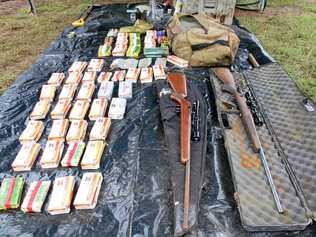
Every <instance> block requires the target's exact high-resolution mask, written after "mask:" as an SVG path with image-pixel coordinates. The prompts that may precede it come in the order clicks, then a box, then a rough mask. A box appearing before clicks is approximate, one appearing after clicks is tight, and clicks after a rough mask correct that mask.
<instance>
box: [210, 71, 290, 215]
mask: <svg viewBox="0 0 316 237" xmlns="http://www.w3.org/2000/svg"><path fill="white" fill-rule="evenodd" d="M213 72H214V73H215V74H216V76H217V77H218V78H219V79H220V80H221V81H222V82H223V83H224V89H225V90H226V91H228V92H229V93H231V94H232V95H233V96H234V97H235V99H236V101H237V104H238V107H239V110H240V114H241V120H242V122H243V125H244V127H245V130H246V132H247V134H248V137H249V139H250V140H251V144H252V148H253V151H254V152H255V153H258V154H259V157H260V159H261V161H262V164H263V168H264V171H265V174H266V176H267V179H268V183H269V186H270V189H271V192H272V195H273V199H274V202H275V205H276V208H277V211H278V212H279V213H283V212H284V210H283V207H282V205H281V201H280V198H279V195H278V193H277V190H276V187H275V184H274V182H273V179H272V175H271V172H270V169H269V166H268V162H267V159H266V157H265V154H264V151H263V147H262V145H261V142H260V138H259V135H258V133H257V130H256V126H255V123H254V121H253V118H252V115H251V112H250V110H249V108H248V106H247V104H246V99H245V98H244V96H242V95H241V94H240V93H239V92H238V90H237V86H236V83H235V80H234V77H233V75H232V74H231V72H230V71H229V69H227V68H213Z"/></svg>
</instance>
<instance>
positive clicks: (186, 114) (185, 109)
mask: <svg viewBox="0 0 316 237" xmlns="http://www.w3.org/2000/svg"><path fill="white" fill-rule="evenodd" d="M170 98H171V99H172V100H174V101H176V102H177V103H178V104H180V110H181V112H180V113H181V125H180V126H181V128H180V129H181V135H180V136H181V137H180V144H181V145H180V148H181V151H180V156H181V157H180V160H181V163H182V164H186V163H187V162H188V160H189V159H190V141H191V103H190V102H189V101H188V100H187V99H185V98H184V97H183V96H182V95H180V94H176V93H175V94H172V95H171V96H170Z"/></svg>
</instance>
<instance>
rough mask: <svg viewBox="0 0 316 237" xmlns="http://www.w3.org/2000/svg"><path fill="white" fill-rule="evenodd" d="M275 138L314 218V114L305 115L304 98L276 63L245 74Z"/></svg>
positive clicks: (315, 132) (315, 131) (315, 150)
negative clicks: (291, 168)
mask: <svg viewBox="0 0 316 237" xmlns="http://www.w3.org/2000/svg"><path fill="white" fill-rule="evenodd" d="M245 77H246V78H247V80H248V81H250V84H251V85H252V87H253V89H254V91H255V92H256V95H257V97H258V99H259V101H260V102H261V106H263V108H264V111H265V113H266V115H267V117H268V118H269V121H270V123H271V125H272V127H273V129H274V131H275V134H276V135H277V137H278V140H279V142H280V144H281V147H282V149H283V151H284V154H285V156H286V157H287V160H288V161H289V163H290V165H291V166H292V167H293V170H294V173H295V176H296V179H297V180H298V183H299V185H300V187H301V190H302V191H303V194H304V196H305V198H306V201H307V205H308V208H309V210H311V212H312V215H313V219H315V218H316V112H307V111H306V109H305V107H304V106H303V100H304V99H305V97H304V95H303V94H302V93H301V92H300V91H299V90H298V88H297V87H296V85H295V83H294V82H293V81H292V80H291V79H290V78H289V76H288V75H287V74H286V72H285V71H284V70H283V69H282V68H281V67H280V65H278V64H269V65H266V66H264V67H261V68H258V69H255V70H251V71H248V72H246V73H245Z"/></svg>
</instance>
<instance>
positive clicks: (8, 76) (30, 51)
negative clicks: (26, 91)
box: [0, 0, 90, 93]
mask: <svg viewBox="0 0 316 237" xmlns="http://www.w3.org/2000/svg"><path fill="white" fill-rule="evenodd" d="M78 2H79V1H76V0H65V1H62V0H54V1H36V3H37V4H36V8H37V11H38V15H37V16H33V15H31V14H29V10H28V9H27V8H21V9H19V10H17V11H16V12H13V13H12V14H7V15H4V14H1V12H0V22H1V31H0V93H3V91H4V90H6V89H7V88H8V86H10V84H11V83H12V82H13V81H14V80H15V79H16V77H17V76H18V75H19V74H21V73H22V72H23V71H24V70H26V69H27V68H28V67H30V65H32V63H34V61H35V60H36V58H37V57H38V55H39V54H40V53H41V52H42V51H43V50H44V49H45V48H46V47H47V46H48V45H49V44H50V42H51V41H52V40H54V39H55V38H56V37H57V36H58V35H59V34H60V33H61V32H62V31H63V29H64V28H65V27H66V26H69V25H70V24H71V22H73V21H74V20H76V18H77V17H78V15H80V13H81V12H82V11H83V10H84V9H85V8H87V7H88V5H89V2H90V1H87V0H85V1H80V2H79V3H78Z"/></svg>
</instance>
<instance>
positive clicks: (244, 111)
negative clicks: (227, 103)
mask: <svg viewBox="0 0 316 237" xmlns="http://www.w3.org/2000/svg"><path fill="white" fill-rule="evenodd" d="M213 71H214V73H215V74H216V76H217V77H218V78H219V79H220V80H221V81H222V82H223V83H224V86H225V89H226V90H227V91H229V92H230V93H231V94H232V95H234V96H235V99H236V101H237V104H238V107H239V110H240V114H241V119H242V122H243V124H244V127H245V129H246V132H247V134H248V136H249V138H250V140H251V144H252V148H253V150H254V152H256V153H257V152H258V151H259V149H260V148H261V143H260V140H259V136H258V133H257V130H256V125H255V123H254V121H253V119H252V115H251V112H250V110H249V108H248V106H247V104H246V99H245V98H244V97H243V96H241V95H240V94H239V93H238V91H237V86H236V83H235V80H234V77H233V75H232V74H231V72H230V71H229V69H227V68H213Z"/></svg>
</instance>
